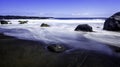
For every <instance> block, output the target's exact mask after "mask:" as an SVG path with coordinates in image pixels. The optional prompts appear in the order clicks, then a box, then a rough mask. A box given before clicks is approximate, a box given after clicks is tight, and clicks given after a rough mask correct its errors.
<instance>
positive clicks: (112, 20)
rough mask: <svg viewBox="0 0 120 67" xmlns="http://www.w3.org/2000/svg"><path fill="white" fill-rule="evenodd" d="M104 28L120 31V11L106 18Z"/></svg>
mask: <svg viewBox="0 0 120 67" xmlns="http://www.w3.org/2000/svg"><path fill="white" fill-rule="evenodd" d="M103 29H104V30H109V31H120V12H117V13H115V14H114V15H112V16H111V17H109V18H108V19H106V21H105V23H104V27H103Z"/></svg>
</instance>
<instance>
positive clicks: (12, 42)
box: [0, 34, 120, 67]
mask: <svg viewBox="0 0 120 67" xmlns="http://www.w3.org/2000/svg"><path fill="white" fill-rule="evenodd" d="M47 45H48V44H45V43H43V42H40V41H30V40H22V39H17V38H15V37H10V36H5V35H3V34H0V67H120V56H116V55H109V54H104V53H99V52H97V51H93V50H92V51H91V50H86V49H74V50H72V48H71V47H70V48H69V47H68V46H65V47H66V48H67V49H66V51H64V52H61V53H54V52H51V51H49V50H47V48H46V47H47ZM69 50H70V51H69ZM115 54H116V52H115Z"/></svg>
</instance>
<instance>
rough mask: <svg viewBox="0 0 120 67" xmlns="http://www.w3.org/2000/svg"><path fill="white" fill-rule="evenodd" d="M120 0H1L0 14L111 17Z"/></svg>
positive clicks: (119, 7)
mask: <svg viewBox="0 0 120 67" xmlns="http://www.w3.org/2000/svg"><path fill="white" fill-rule="evenodd" d="M119 11H120V0H0V15H21V16H49V17H109V16H111V15H112V14H114V13H116V12H119Z"/></svg>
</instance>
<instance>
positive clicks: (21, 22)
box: [18, 21, 28, 24]
mask: <svg viewBox="0 0 120 67" xmlns="http://www.w3.org/2000/svg"><path fill="white" fill-rule="evenodd" d="M18 22H20V23H19V24H25V23H27V22H28V21H18Z"/></svg>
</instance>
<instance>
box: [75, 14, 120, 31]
mask: <svg viewBox="0 0 120 67" xmlns="http://www.w3.org/2000/svg"><path fill="white" fill-rule="evenodd" d="M103 30H108V31H120V12H117V13H115V14H114V15H112V16H111V17H109V18H107V19H106V20H105V22H104V26H103ZM75 31H86V32H92V31H93V30H92V27H91V26H89V25H88V24H80V25H78V26H77V27H76V28H75Z"/></svg>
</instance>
